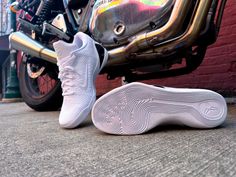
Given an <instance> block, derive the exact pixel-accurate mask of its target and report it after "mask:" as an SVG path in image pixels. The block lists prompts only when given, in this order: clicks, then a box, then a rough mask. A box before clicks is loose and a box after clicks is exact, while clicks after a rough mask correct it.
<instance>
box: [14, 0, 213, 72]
mask: <svg viewBox="0 0 236 177" xmlns="http://www.w3.org/2000/svg"><path fill="white" fill-rule="evenodd" d="M211 3H212V0H199V3H198V4H197V11H196V14H195V16H194V18H193V21H192V24H191V26H190V28H189V29H188V30H187V32H186V33H185V34H184V35H183V36H182V37H180V38H178V39H175V40H173V41H171V42H165V44H163V45H160V46H158V47H156V48H155V52H156V53H160V54H161V53H165V52H171V51H173V50H175V49H176V48H177V46H180V44H181V47H187V46H189V45H191V44H192V43H193V42H194V40H195V39H196V37H197V36H198V35H199V33H200V31H201V27H202V25H203V24H204V22H205V21H204V20H205V19H206V16H207V13H208V11H209V9H210V6H211ZM189 4H190V3H189V1H184V0H176V3H175V5H174V9H173V12H172V14H171V17H170V19H169V21H168V22H167V24H166V25H164V26H163V27H162V28H160V29H157V30H155V31H152V32H149V33H145V34H140V35H137V36H136V39H134V40H133V41H132V42H131V43H130V44H128V45H127V46H122V47H119V48H116V49H112V50H109V51H108V54H109V60H108V63H107V65H106V67H107V66H111V65H116V64H122V63H124V62H127V61H129V60H128V57H129V55H130V54H132V53H135V52H139V51H140V50H142V51H143V50H148V48H150V47H153V46H154V45H155V44H158V43H160V42H161V41H163V40H165V39H167V38H168V37H171V36H173V35H175V34H176V33H177V32H178V31H179V28H180V27H181V26H182V24H183V21H184V18H185V17H186V15H187V12H188V7H189ZM9 41H10V45H11V48H14V49H16V50H20V51H23V52H24V53H27V54H29V55H31V56H34V57H37V58H42V59H43V60H46V61H48V62H51V63H56V62H57V60H56V58H57V56H56V53H55V52H54V51H53V50H51V49H48V48H46V47H45V46H43V45H42V44H40V43H39V42H37V41H35V40H34V39H32V38H30V37H28V36H27V35H25V34H24V33H22V32H14V33H12V34H11V35H10V37H9ZM152 51H153V50H152Z"/></svg>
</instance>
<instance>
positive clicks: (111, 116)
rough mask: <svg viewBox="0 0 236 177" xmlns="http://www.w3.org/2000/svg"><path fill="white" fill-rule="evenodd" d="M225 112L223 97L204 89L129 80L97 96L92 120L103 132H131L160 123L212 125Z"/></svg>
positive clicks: (124, 133)
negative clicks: (156, 85)
mask: <svg viewBox="0 0 236 177" xmlns="http://www.w3.org/2000/svg"><path fill="white" fill-rule="evenodd" d="M226 115H227V105H226V102H225V100H224V98H223V97H222V96H221V95H220V94H218V93H216V92H213V91H210V90H204V89H177V88H176V89H174V88H168V87H166V88H165V87H164V88H160V87H155V86H151V85H147V84H143V83H131V84H128V85H124V86H121V87H119V88H116V89H114V90H112V91H111V92H109V93H107V94H105V95H103V96H102V97H100V98H99V99H98V100H97V101H96V103H95V104H94V106H93V109H92V121H93V123H94V125H95V126H96V127H97V128H98V129H100V130H101V131H103V132H106V133H109V134H118V135H134V134H141V133H144V132H147V131H148V130H150V129H152V128H154V127H156V126H157V125H160V124H166V123H167V124H169V123H170V124H183V125H186V126H189V127H193V128H213V127H217V126H219V125H220V124H222V123H223V122H224V120H225V118H226Z"/></svg>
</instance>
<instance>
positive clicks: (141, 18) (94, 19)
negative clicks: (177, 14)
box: [89, 0, 175, 47]
mask: <svg viewBox="0 0 236 177" xmlns="http://www.w3.org/2000/svg"><path fill="white" fill-rule="evenodd" d="M174 3H175V0H97V1H96V2H95V4H94V7H93V12H92V16H91V19H90V24H89V30H90V32H91V34H92V35H93V37H94V39H95V40H96V41H98V42H100V43H102V44H103V45H104V46H106V47H116V46H119V45H122V44H125V43H127V42H128V39H129V38H131V37H133V36H134V35H136V34H138V33H142V32H145V31H151V30H153V29H157V28H160V27H161V26H163V25H164V24H165V23H166V22H167V21H168V19H169V16H170V13H171V11H172V8H173V5H174Z"/></svg>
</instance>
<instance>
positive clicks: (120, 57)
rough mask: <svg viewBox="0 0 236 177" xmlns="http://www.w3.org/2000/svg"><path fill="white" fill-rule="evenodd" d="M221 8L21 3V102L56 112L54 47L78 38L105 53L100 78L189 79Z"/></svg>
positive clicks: (99, 1) (15, 7)
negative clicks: (82, 36)
mask: <svg viewBox="0 0 236 177" xmlns="http://www.w3.org/2000/svg"><path fill="white" fill-rule="evenodd" d="M226 2H227V0H220V1H219V0H155V1H152V0H96V1H94V0H33V1H27V0H21V1H18V2H14V3H13V4H11V10H12V11H14V12H20V15H19V17H18V31H17V32H13V33H12V34H11V35H10V37H9V40H10V46H11V48H13V49H16V50H19V51H21V52H20V57H21V61H20V63H19V83H20V90H21V94H22V98H23V100H24V101H25V102H26V104H27V105H28V106H30V107H31V108H33V109H35V110H37V111H47V110H56V109H58V108H59V107H60V106H61V103H62V96H61V87H60V81H59V80H58V78H57V76H58V68H57V65H56V57H57V56H56V54H55V52H54V50H53V47H52V44H53V42H55V41H57V40H64V41H66V42H71V41H72V40H73V36H74V35H75V34H76V33H77V32H78V31H82V32H84V33H86V34H88V35H90V36H91V37H92V38H93V39H94V40H95V41H96V42H98V43H100V44H101V45H102V46H103V47H105V48H106V49H107V51H108V54H109V58H108V62H107V64H106V66H105V67H104V68H103V69H102V71H101V72H100V74H107V79H108V80H111V79H115V78H117V77H125V80H126V81H127V82H133V81H138V80H147V79H155V78H165V77H174V76H178V75H183V74H188V73H190V72H192V71H194V70H195V69H196V68H197V67H198V66H199V65H200V64H201V63H202V61H203V59H204V56H205V53H206V50H207V47H208V46H209V45H211V44H213V43H214V42H216V39H217V37H218V34H219V30H220V25H221V21H222V17H223V12H224V8H225V5H226Z"/></svg>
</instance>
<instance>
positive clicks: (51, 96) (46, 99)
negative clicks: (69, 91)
mask: <svg viewBox="0 0 236 177" xmlns="http://www.w3.org/2000/svg"><path fill="white" fill-rule="evenodd" d="M57 75H58V68H57V66H56V65H55V64H51V63H48V62H44V61H42V62H41V61H39V60H38V59H37V58H31V59H30V60H27V59H26V56H23V60H22V61H21V62H20V68H19V84H20V90H21V95H22V98H23V100H24V101H25V103H26V104H27V105H28V106H29V107H31V108H32V109H34V110H36V111H53V110H58V109H59V108H60V107H61V104H62V100H63V98H62V91H61V84H60V81H59V79H58V78H57Z"/></svg>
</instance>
